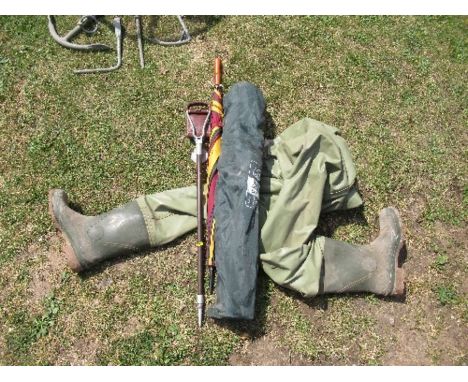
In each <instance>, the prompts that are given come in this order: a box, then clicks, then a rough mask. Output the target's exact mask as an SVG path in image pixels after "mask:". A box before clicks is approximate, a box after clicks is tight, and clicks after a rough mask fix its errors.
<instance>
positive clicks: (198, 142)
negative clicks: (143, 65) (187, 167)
mask: <svg viewBox="0 0 468 382" xmlns="http://www.w3.org/2000/svg"><path fill="white" fill-rule="evenodd" d="M195 104H196V105H198V106H200V105H203V104H202V103H195ZM206 109H208V105H206V108H205V110H203V112H204V113H202V114H200V111H199V112H198V114H197V115H198V116H200V115H202V116H205V115H206V117H205V118H204V121H201V119H200V118H197V119H196V120H194V119H192V113H191V108H190V105H189V107H188V108H187V111H186V116H187V121H188V124H189V134H190V137H191V138H192V139H193V140H194V142H195V149H194V151H193V153H192V159H193V160H195V162H196V164H197V243H196V246H197V255H198V267H197V268H198V277H197V278H198V288H197V314H198V327H201V326H202V325H203V319H204V310H205V286H204V284H205V256H204V252H205V250H204V247H205V242H204V230H203V179H202V164H203V162H205V161H206V160H207V153H206V151H205V149H204V147H203V143H204V140H205V136H206V133H207V128H208V125H209V122H210V116H211V111H210V110H209V109H208V110H206ZM200 122H202V123H200ZM195 124H197V126H195ZM200 125H201V126H200ZM197 127H201V128H197Z"/></svg>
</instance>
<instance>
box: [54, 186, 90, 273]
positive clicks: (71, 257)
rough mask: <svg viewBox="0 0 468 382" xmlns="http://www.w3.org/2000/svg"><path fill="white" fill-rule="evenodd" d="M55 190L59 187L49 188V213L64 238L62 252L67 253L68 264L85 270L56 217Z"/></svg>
mask: <svg viewBox="0 0 468 382" xmlns="http://www.w3.org/2000/svg"><path fill="white" fill-rule="evenodd" d="M55 191H57V189H55V188H54V189H51V190H49V215H50V217H51V218H52V221H53V223H54V226H55V228H56V229H57V230H58V231H59V232H60V234H61V236H62V238H63V241H64V245H63V248H62V252H63V253H64V254H65V258H66V260H67V264H68V266H69V267H70V268H71V269H72V270H73V271H74V272H77V273H78V272H81V271H82V270H83V267H82V266H81V265H80V262H79V261H78V258H77V257H76V255H75V251H74V250H73V247H72V245H71V241H70V239H69V238H68V236H67V234H66V233H65V232H63V231H62V227H61V226H60V224H59V223H58V221H57V219H56V218H55V214H54V208H53V201H52V200H53V195H54V192H55Z"/></svg>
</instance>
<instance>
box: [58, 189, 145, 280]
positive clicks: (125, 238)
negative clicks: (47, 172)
mask: <svg viewBox="0 0 468 382" xmlns="http://www.w3.org/2000/svg"><path fill="white" fill-rule="evenodd" d="M49 213H50V215H51V217H52V220H53V221H54V224H55V226H56V227H57V229H59V230H60V231H61V232H62V233H63V236H64V238H65V247H64V252H65V255H66V256H67V261H68V264H69V266H70V267H71V268H72V269H73V270H74V271H75V272H81V271H83V270H85V269H88V268H90V267H92V266H93V265H94V264H96V263H99V262H101V261H103V260H106V259H109V258H113V257H117V256H122V255H126V254H130V253H135V252H138V251H141V250H143V249H146V248H149V247H150V243H149V238H148V232H147V230H146V225H145V221H144V218H143V215H142V213H141V211H140V207H139V206H138V204H137V202H135V201H132V202H130V203H127V204H125V205H123V206H121V207H119V208H115V209H113V210H112V211H110V212H107V213H105V214H102V215H98V216H85V215H81V214H80V213H78V212H76V211H74V210H72V209H71V208H70V207H69V206H68V197H67V194H66V193H65V192H64V191H63V190H60V189H53V190H50V191H49Z"/></svg>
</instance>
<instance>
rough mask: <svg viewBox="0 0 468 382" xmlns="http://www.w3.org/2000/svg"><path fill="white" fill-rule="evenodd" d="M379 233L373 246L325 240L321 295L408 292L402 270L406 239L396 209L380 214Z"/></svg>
mask: <svg viewBox="0 0 468 382" xmlns="http://www.w3.org/2000/svg"><path fill="white" fill-rule="evenodd" d="M379 222H380V233H379V236H378V237H377V238H376V239H375V240H374V241H373V242H372V243H370V244H368V245H363V246H357V245H352V244H348V243H344V242H341V241H336V240H332V239H325V245H324V256H323V266H322V279H321V285H320V290H319V294H324V293H345V292H372V293H375V294H377V295H382V296H391V295H402V294H404V293H405V281H404V280H405V274H404V270H403V269H402V268H401V267H400V265H399V261H400V260H402V259H400V257H401V256H402V255H403V251H402V249H403V245H404V238H403V232H402V224H401V220H400V216H399V214H398V211H397V210H396V209H395V208H392V207H390V208H385V209H383V210H382V211H381V212H380V216H379Z"/></svg>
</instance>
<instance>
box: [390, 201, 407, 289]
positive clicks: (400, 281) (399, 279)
mask: <svg viewBox="0 0 468 382" xmlns="http://www.w3.org/2000/svg"><path fill="white" fill-rule="evenodd" d="M390 208H391V209H392V211H393V212H394V213H395V216H396V218H397V220H398V225H399V226H400V242H399V243H398V248H397V250H396V254H395V281H394V283H393V290H392V291H391V293H390V295H393V296H401V295H404V294H405V292H406V282H405V278H406V274H405V270H404V269H403V267H402V266H400V264H401V263H402V260H403V257H404V256H403V247H404V245H405V236H404V233H403V223H402V221H401V217H400V213H399V212H398V210H397V209H396V208H393V207H390Z"/></svg>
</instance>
